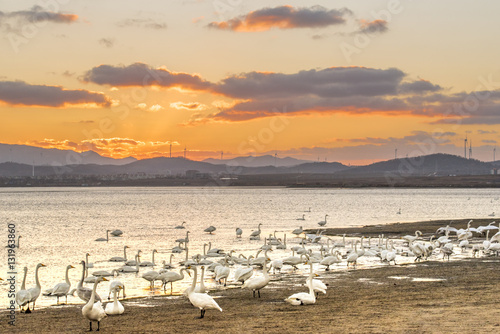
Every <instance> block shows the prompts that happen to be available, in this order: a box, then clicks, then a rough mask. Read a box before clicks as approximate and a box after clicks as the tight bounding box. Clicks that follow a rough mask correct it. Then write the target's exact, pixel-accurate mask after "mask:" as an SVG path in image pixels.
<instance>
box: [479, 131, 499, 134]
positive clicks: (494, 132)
mask: <svg viewBox="0 0 500 334" xmlns="http://www.w3.org/2000/svg"><path fill="white" fill-rule="evenodd" d="M477 133H478V134H480V135H486V134H496V133H498V132H497V131H495V130H491V131H487V130H477Z"/></svg>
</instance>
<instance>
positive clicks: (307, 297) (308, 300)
mask: <svg viewBox="0 0 500 334" xmlns="http://www.w3.org/2000/svg"><path fill="white" fill-rule="evenodd" d="M306 264H309V265H310V266H311V268H310V269H311V272H310V274H309V279H308V280H306V282H307V286H308V287H309V292H308V293H307V292H299V293H294V294H293V295H291V296H290V297H288V298H286V299H285V301H286V302H287V303H290V304H292V305H295V306H298V305H311V304H314V303H316V296H315V295H314V288H313V275H314V273H313V264H312V262H311V261H307V262H306Z"/></svg>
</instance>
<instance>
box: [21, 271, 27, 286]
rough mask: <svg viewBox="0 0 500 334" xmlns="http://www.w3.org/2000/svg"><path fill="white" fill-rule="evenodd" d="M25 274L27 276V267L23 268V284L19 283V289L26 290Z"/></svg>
mask: <svg viewBox="0 0 500 334" xmlns="http://www.w3.org/2000/svg"><path fill="white" fill-rule="evenodd" d="M26 276H28V268H26V267H25V268H24V277H23V285H21V290H26Z"/></svg>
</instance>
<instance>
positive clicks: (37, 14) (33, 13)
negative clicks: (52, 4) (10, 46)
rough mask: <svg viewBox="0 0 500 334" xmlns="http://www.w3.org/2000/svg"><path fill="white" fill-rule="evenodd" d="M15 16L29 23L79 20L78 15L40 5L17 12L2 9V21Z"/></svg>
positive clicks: (0, 16)
mask: <svg viewBox="0 0 500 334" xmlns="http://www.w3.org/2000/svg"><path fill="white" fill-rule="evenodd" d="M9 18H14V19H20V20H23V21H25V22H29V23H39V22H53V23H73V22H75V21H76V20H78V15H75V14H63V13H54V12H50V11H46V10H44V8H42V7H40V6H33V7H32V8H31V9H28V10H20V11H16V12H2V11H0V23H1V22H3V20H5V19H9Z"/></svg>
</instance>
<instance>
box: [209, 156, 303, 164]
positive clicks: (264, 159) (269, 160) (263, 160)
mask: <svg viewBox="0 0 500 334" xmlns="http://www.w3.org/2000/svg"><path fill="white" fill-rule="evenodd" d="M203 162H208V163H210V164H213V165H228V166H245V167H265V166H275V167H291V166H297V165H300V164H303V163H308V162H312V161H310V160H300V159H295V158H290V157H285V158H279V157H273V156H272V155H261V156H247V157H237V158H233V159H223V160H221V159H212V158H210V159H205V160H203Z"/></svg>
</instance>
